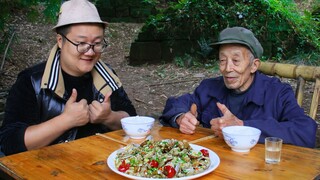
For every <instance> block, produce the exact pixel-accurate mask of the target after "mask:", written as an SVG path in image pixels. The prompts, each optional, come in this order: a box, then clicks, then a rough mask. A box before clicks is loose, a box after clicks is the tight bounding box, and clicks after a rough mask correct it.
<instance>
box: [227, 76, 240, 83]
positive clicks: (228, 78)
mask: <svg viewBox="0 0 320 180" xmlns="http://www.w3.org/2000/svg"><path fill="white" fill-rule="evenodd" d="M224 79H225V81H227V82H228V83H232V82H235V81H236V80H237V78H236V77H224Z"/></svg>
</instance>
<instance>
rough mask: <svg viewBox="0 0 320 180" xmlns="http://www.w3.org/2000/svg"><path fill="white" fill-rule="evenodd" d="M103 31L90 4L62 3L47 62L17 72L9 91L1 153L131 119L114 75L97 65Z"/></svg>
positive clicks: (129, 107) (116, 126)
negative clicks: (17, 74)
mask: <svg viewBox="0 0 320 180" xmlns="http://www.w3.org/2000/svg"><path fill="white" fill-rule="evenodd" d="M105 27H106V23H105V22H103V21H101V19H100V17H99V14H98V11H97V9H96V7H95V6H94V5H93V4H92V3H90V2H89V1H87V0H70V1H66V2H65V3H63V4H62V6H61V10H60V14H59V20H58V24H57V25H56V26H55V27H54V28H53V30H55V31H56V33H57V37H56V40H57V44H56V45H55V46H54V47H53V49H52V50H51V53H50V56H49V58H48V59H47V61H46V62H43V63H40V64H38V65H36V66H34V67H31V68H28V69H26V70H24V71H23V72H21V73H20V74H19V76H18V78H17V81H16V82H15V84H14V85H13V87H12V89H11V90H10V93H9V97H8V99H7V104H6V110H5V119H4V122H3V125H2V127H1V130H0V143H1V148H2V151H3V152H4V154H6V155H9V154H14V153H18V152H22V151H26V150H31V149H36V148H41V147H44V146H48V145H51V144H56V143H61V142H67V141H71V140H74V139H78V138H82V137H85V136H89V135H93V134H95V133H104V132H107V131H111V130H116V129H120V128H121V123H120V119H121V118H123V117H127V116H130V115H132V116H133V115H136V110H135V108H134V107H133V105H132V103H131V101H130V100H129V98H128V96H127V94H126V92H125V90H124V89H123V87H122V85H121V82H120V80H119V78H118V77H117V75H116V74H115V72H114V71H113V70H112V69H111V68H110V67H109V66H107V65H106V64H105V63H103V62H102V61H101V60H99V59H100V56H101V53H102V52H103V51H104V50H105V48H106V47H107V43H106V41H105V40H104V30H105Z"/></svg>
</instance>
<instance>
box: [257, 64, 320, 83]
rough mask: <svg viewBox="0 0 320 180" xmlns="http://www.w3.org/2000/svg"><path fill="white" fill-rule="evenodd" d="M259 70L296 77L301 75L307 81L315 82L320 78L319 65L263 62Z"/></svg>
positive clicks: (272, 74)
mask: <svg viewBox="0 0 320 180" xmlns="http://www.w3.org/2000/svg"><path fill="white" fill-rule="evenodd" d="M259 70H260V71H261V72H263V73H264V74H267V75H271V76H275V75H278V76H280V77H284V78H293V79H296V78H298V77H299V76H301V77H302V78H303V79H304V80H306V81H313V82H315V80H316V78H320V67H319V66H303V65H295V64H283V63H271V62H261V65H260V67H259Z"/></svg>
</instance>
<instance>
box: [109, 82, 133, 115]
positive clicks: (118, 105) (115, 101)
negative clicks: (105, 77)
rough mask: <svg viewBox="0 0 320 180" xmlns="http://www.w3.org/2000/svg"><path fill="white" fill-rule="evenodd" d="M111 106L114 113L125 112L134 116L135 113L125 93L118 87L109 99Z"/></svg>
mask: <svg viewBox="0 0 320 180" xmlns="http://www.w3.org/2000/svg"><path fill="white" fill-rule="evenodd" d="M110 100H111V106H112V109H113V110H114V111H125V112H127V113H128V114H129V115H130V116H136V115H137V112H136V109H135V108H134V106H133V105H132V103H131V101H130V99H129V97H128V95H127V93H126V92H125V90H124V89H123V87H120V88H119V89H117V90H116V91H114V92H113V93H112V95H111V97H110Z"/></svg>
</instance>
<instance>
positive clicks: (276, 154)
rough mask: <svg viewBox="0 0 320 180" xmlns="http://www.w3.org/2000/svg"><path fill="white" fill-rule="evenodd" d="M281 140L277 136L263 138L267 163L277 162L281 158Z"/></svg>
mask: <svg viewBox="0 0 320 180" xmlns="http://www.w3.org/2000/svg"><path fill="white" fill-rule="evenodd" d="M282 142H283V140H282V139H281V138H278V137H267V138H265V161H266V163H268V164H278V163H279V162H280V159H281V148H282Z"/></svg>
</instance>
